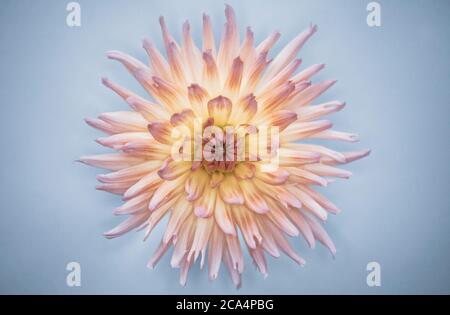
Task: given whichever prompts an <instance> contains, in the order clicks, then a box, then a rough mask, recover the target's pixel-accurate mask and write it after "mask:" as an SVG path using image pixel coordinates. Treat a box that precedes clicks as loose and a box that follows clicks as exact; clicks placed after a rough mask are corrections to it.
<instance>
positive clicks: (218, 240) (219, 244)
mask: <svg viewBox="0 0 450 315" xmlns="http://www.w3.org/2000/svg"><path fill="white" fill-rule="evenodd" d="M223 238H224V237H223V233H222V232H221V231H220V230H219V229H218V228H217V227H216V226H214V227H213V231H212V233H211V244H214V246H211V247H210V249H208V275H209V279H210V280H214V279H216V278H217V276H218V274H219V269H220V263H221V261H222V255H223V247H224V240H223Z"/></svg>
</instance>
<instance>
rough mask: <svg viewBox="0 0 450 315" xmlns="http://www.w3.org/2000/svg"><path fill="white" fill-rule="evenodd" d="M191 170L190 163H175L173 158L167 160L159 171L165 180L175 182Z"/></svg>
mask: <svg viewBox="0 0 450 315" xmlns="http://www.w3.org/2000/svg"><path fill="white" fill-rule="evenodd" d="M190 170H191V163H190V162H184V161H181V162H179V161H174V160H173V159H172V158H167V159H166V160H165V161H164V164H163V165H162V166H161V168H160V169H159V170H158V175H159V177H161V178H162V179H164V180H174V179H175V178H178V177H180V176H181V175H183V174H185V173H186V172H188V171H190Z"/></svg>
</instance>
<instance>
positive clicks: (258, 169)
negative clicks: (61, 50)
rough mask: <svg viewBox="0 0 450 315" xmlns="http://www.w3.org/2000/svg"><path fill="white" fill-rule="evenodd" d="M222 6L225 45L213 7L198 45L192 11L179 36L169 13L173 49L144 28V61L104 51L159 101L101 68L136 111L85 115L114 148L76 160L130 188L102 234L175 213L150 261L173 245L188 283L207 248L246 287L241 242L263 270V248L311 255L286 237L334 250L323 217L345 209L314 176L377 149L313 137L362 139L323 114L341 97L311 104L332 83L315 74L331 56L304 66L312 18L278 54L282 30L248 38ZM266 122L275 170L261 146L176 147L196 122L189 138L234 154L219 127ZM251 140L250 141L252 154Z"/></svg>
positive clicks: (213, 268)
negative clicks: (257, 150) (258, 152)
mask: <svg viewBox="0 0 450 315" xmlns="http://www.w3.org/2000/svg"><path fill="white" fill-rule="evenodd" d="M225 15H226V23H225V25H224V29H223V33H222V38H221V39H220V41H219V43H220V44H219V45H218V46H216V40H215V38H214V32H213V30H212V26H211V20H210V17H209V16H208V15H203V42H202V47H198V46H197V45H196V44H195V42H194V40H193V38H192V34H191V28H190V26H189V23H188V22H186V23H184V24H183V29H182V41H181V43H180V44H179V43H177V42H176V41H175V40H174V39H173V37H172V36H171V34H170V33H169V30H168V29H167V27H166V24H165V21H164V19H163V18H162V17H161V18H160V21H159V22H160V25H161V30H162V37H163V42H164V47H165V50H166V56H163V54H162V53H161V52H159V51H158V50H157V49H156V48H155V46H154V45H153V44H152V43H151V42H150V40H148V39H145V40H144V42H143V48H144V49H145V51H146V52H147V54H148V64H146V63H143V62H141V61H139V60H137V59H135V58H133V57H131V56H129V55H127V54H124V53H122V52H119V51H111V52H108V53H107V56H108V58H110V59H113V60H116V61H118V62H120V63H121V64H122V65H123V66H124V67H125V68H126V69H127V70H128V71H129V73H130V74H131V75H132V76H133V77H134V78H135V79H136V80H137V81H138V82H139V83H140V84H141V85H142V86H143V88H144V89H145V90H146V91H147V92H148V93H149V95H150V96H151V99H152V100H148V99H146V98H144V97H141V96H139V95H137V94H135V93H133V92H132V91H130V90H128V89H126V88H124V87H122V86H120V85H117V84H116V83H114V82H111V81H110V80H108V79H103V84H104V85H105V86H107V87H108V88H110V89H111V90H113V91H114V92H115V93H117V94H118V95H119V96H120V97H121V98H122V99H123V100H124V101H125V102H126V103H127V104H128V105H129V107H130V110H128V111H120V112H110V113H103V114H101V115H100V116H98V118H95V119H86V122H87V123H88V124H89V125H90V126H92V127H94V128H96V129H98V130H100V131H102V132H103V133H105V136H104V137H101V138H98V139H97V142H98V143H99V144H101V145H103V146H105V147H108V148H111V149H112V150H114V151H116V153H108V154H102V155H93V156H83V157H81V158H80V161H81V162H83V163H85V164H88V165H91V166H94V167H99V168H103V169H106V170H110V171H111V172H109V173H106V174H102V175H99V176H98V178H97V179H98V180H99V181H100V185H99V186H98V187H97V188H98V189H100V190H104V191H107V192H110V193H114V194H118V195H120V196H122V198H123V201H124V203H123V204H122V205H121V206H120V207H118V208H117V209H114V214H116V215H124V216H127V218H126V219H125V220H124V221H123V222H122V223H121V224H119V225H118V226H116V227H115V228H113V229H112V230H110V231H108V232H106V233H105V236H106V237H108V238H114V237H117V236H120V235H122V234H124V233H126V232H128V231H130V230H133V229H142V230H145V238H147V237H148V236H149V235H150V234H151V232H152V230H153V228H154V227H155V226H156V225H157V224H158V223H159V222H160V221H161V219H162V218H164V217H165V216H168V223H167V227H166V230H165V232H164V235H163V236H162V239H161V243H160V245H159V247H158V248H157V250H156V252H155V253H154V256H153V257H152V258H151V260H150V261H149V263H148V265H149V266H150V267H154V266H155V265H156V263H157V262H158V260H159V259H160V258H161V257H162V256H163V255H164V254H165V253H166V252H167V250H168V249H169V248H170V247H173V253H172V258H171V261H170V263H171V265H172V267H177V268H180V283H181V284H182V285H184V284H185V283H186V280H187V274H188V271H189V269H190V268H191V266H192V265H193V264H194V262H195V261H196V260H197V259H199V260H200V266H201V267H203V266H204V265H205V264H207V267H208V275H209V278H210V279H215V278H216V277H217V276H218V273H219V269H220V268H221V266H222V265H223V266H224V267H225V268H227V269H228V272H229V274H230V276H231V279H232V281H233V282H234V284H235V285H236V286H240V285H241V274H242V272H243V271H244V256H243V247H247V250H248V253H249V254H250V256H251V257H252V259H253V261H254V263H255V265H256V266H257V268H258V269H259V271H261V272H262V273H263V274H264V275H267V264H266V254H269V255H271V256H273V257H279V256H280V253H281V252H283V253H284V254H286V255H288V256H289V257H291V258H292V259H293V260H294V261H296V262H297V263H299V264H304V263H305V261H304V260H303V258H301V257H300V256H299V255H298V254H297V253H296V252H295V251H294V249H293V248H292V247H291V245H290V243H289V241H288V237H296V236H300V235H301V236H302V237H303V238H304V239H305V241H306V242H307V244H308V245H309V246H310V247H314V245H315V242H316V241H319V242H321V243H322V244H324V245H325V246H326V247H328V249H329V250H330V252H331V253H332V254H333V255H334V254H335V252H336V249H335V246H334V245H333V242H332V241H331V239H330V237H329V236H328V234H327V233H326V231H325V230H324V229H323V228H322V226H321V224H320V221H325V220H327V216H328V214H329V213H332V214H336V213H338V212H339V211H340V210H339V208H338V207H337V206H335V205H334V204H333V203H332V202H331V201H329V200H328V199H326V198H325V197H324V196H322V195H321V194H319V193H318V192H317V191H316V190H315V189H314V187H315V186H327V185H328V184H329V183H331V182H332V181H333V180H334V179H335V178H349V177H350V175H351V173H350V172H349V171H347V170H343V169H341V168H339V167H338V166H339V165H341V164H345V163H349V162H352V161H354V160H356V159H359V158H362V157H364V156H366V155H368V154H369V151H368V150H362V151H353V152H337V151H335V150H332V149H330V148H327V147H325V146H322V145H318V144H311V141H307V142H306V141H305V140H306V139H312V138H313V139H326V140H338V141H348V142H355V141H357V137H356V135H354V134H351V133H346V132H341V131H335V130H332V129H331V127H332V123H331V122H330V121H329V120H327V119H325V118H324V117H325V116H327V115H330V114H332V113H335V112H337V111H340V110H342V109H343V108H344V106H345V104H344V103H343V102H340V101H330V102H326V103H322V104H317V105H313V104H312V103H313V101H314V100H315V99H316V98H317V97H318V96H319V95H321V94H322V93H324V92H325V91H326V90H327V89H328V88H330V87H331V86H332V85H333V84H334V83H335V81H333V80H326V81H323V82H318V83H312V82H311V78H312V77H313V76H314V75H315V74H316V73H318V72H319V71H321V70H322V69H323V68H324V65H322V64H319V65H313V66H310V67H305V68H304V69H302V70H299V69H300V67H301V60H300V59H297V54H298V52H299V51H300V49H301V48H302V47H303V45H304V44H305V43H306V41H307V40H308V39H309V38H310V37H311V36H312V35H313V34H314V33H315V32H316V30H317V27H316V26H313V25H311V26H310V27H308V28H307V29H306V30H305V31H303V32H302V33H300V34H299V35H298V36H297V37H295V38H294V39H293V40H292V41H291V42H289V43H288V44H287V45H286V47H284V48H283V49H282V50H281V52H280V53H279V54H278V55H276V56H275V57H274V58H273V59H270V57H269V53H270V50H271V49H272V47H273V46H274V45H275V43H276V42H277V40H278V39H279V37H280V34H279V33H277V32H275V33H273V34H271V35H269V36H268V37H267V38H266V39H265V40H263V41H262V42H261V43H259V44H256V43H255V41H254V36H253V32H252V30H251V29H250V28H247V30H246V32H245V36H244V38H243V39H240V37H239V31H238V28H237V25H236V19H235V14H234V11H233V9H232V8H231V7H230V6H226V9H225ZM196 124H200V126H201V128H205V127H208V126H209V127H214V128H216V129H215V130H216V132H212V133H210V134H208V135H206V134H205V133H200V134H196V133H195V132H194V133H191V131H192V130H195V127H196ZM262 125H264V126H271V127H277V128H278V130H279V132H280V134H279V141H278V142H277V143H276V145H277V146H276V149H275V143H273V142H272V143H270V144H268V147H270V148H272V149H273V150H272V151H276V153H277V156H278V160H277V167H276V168H275V169H273V170H267V169H266V168H265V161H263V160H262V159H261V158H260V157H259V156H257V157H256V158H254V159H250V158H247V159H244V160H233V159H231V160H219V159H213V160H211V159H208V158H207V157H206V156H204V155H201V153H200V159H182V160H179V159H175V158H174V156H173V154H174V146H175V143H176V142H177V141H178V140H177V138H176V137H174V130H178V128H180V127H183V128H185V129H186V130H187V131H188V133H189V135H190V136H189V137H188V138H189V139H190V140H192V139H194V140H195V138H199V139H198V140H199V141H200V142H201V143H202V144H204V145H205V146H206V147H207V146H208V145H209V146H211V147H212V149H213V152H214V154H219V153H218V150H219V149H220V150H223V151H220V152H222V153H220V154H221V156H225V155H226V154H227V153H228V152H233V154H234V156H236V153H235V150H234V149H235V147H236V145H235V144H234V142H231V141H230V140H229V139H228V140H223V141H222V142H221V143H220V144H218V142H217V139H215V138H214V137H215V135H217V132H218V131H220V130H223V129H224V128H226V127H227V126H232V127H235V128H238V127H245V128H249V127H254V128H253V129H252V128H249V129H247V130H250V131H249V134H251V133H252V131H251V130H253V131H254V132H256V133H258V132H259V130H260V129H258V126H262ZM213 130H214V129H213ZM245 137H249V135H247V134H246V135H245ZM184 140H186V138H183V141H184ZM213 140H214V141H213ZM183 143H184V142H182V144H183ZM182 148H183V149H184V150H181V149H180V150H177V153H180V152H181V153H186V151H187V150H186V147H182ZM249 150H250V149H248V148H247V147H246V148H245V149H244V153H248V152H247V151H249ZM189 156H190V157H193V156H194V153H192V154H191V155H189Z"/></svg>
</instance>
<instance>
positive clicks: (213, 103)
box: [208, 96, 232, 126]
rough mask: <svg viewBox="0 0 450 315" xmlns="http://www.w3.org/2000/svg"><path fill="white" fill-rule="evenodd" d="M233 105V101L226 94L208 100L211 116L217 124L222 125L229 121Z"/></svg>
mask: <svg viewBox="0 0 450 315" xmlns="http://www.w3.org/2000/svg"><path fill="white" fill-rule="evenodd" d="M231 106H232V104H231V101H230V100H229V99H228V98H227V97H224V96H217V97H216V98H213V99H212V100H210V101H209V102H208V113H209V117H211V118H213V119H214V123H215V125H218V126H222V125H225V124H226V123H227V122H228V118H229V117H230V113H231Z"/></svg>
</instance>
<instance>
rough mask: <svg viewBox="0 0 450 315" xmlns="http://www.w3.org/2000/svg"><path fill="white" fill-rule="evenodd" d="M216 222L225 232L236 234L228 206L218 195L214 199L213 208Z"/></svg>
mask: <svg viewBox="0 0 450 315" xmlns="http://www.w3.org/2000/svg"><path fill="white" fill-rule="evenodd" d="M214 216H215V218H216V223H217V225H218V226H220V228H221V229H222V231H223V232H224V233H225V234H230V235H236V228H235V227H234V222H233V219H232V217H231V214H230V208H229V206H228V205H227V204H225V202H224V201H223V200H222V198H221V197H220V196H218V197H217V199H216V208H215V209H214Z"/></svg>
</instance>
